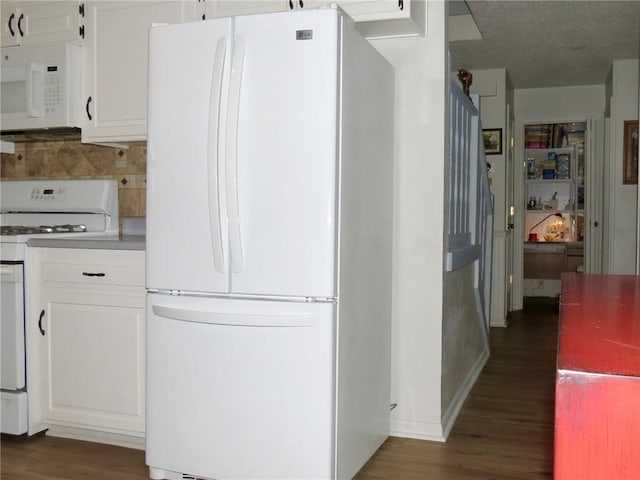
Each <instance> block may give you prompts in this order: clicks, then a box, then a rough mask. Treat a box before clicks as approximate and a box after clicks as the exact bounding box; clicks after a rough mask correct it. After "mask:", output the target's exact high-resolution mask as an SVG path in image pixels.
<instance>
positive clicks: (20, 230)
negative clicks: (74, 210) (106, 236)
mask: <svg viewBox="0 0 640 480" xmlns="http://www.w3.org/2000/svg"><path fill="white" fill-rule="evenodd" d="M86 231H87V226H86V225H68V224H67V225H40V226H26V225H1V226H0V235H43V234H47V233H69V232H74V233H82V232H86Z"/></svg>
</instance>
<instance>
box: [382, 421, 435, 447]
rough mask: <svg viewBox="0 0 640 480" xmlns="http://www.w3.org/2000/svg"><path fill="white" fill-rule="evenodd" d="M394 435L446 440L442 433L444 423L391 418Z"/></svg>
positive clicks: (391, 433)
mask: <svg viewBox="0 0 640 480" xmlns="http://www.w3.org/2000/svg"><path fill="white" fill-rule="evenodd" d="M389 435H390V436H392V437H401V438H414V439H416V440H430V441H433V442H444V441H446V439H445V437H444V435H443V434H442V424H440V423H433V422H413V421H409V420H391V432H390V433H389Z"/></svg>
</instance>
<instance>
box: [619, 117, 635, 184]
mask: <svg viewBox="0 0 640 480" xmlns="http://www.w3.org/2000/svg"><path fill="white" fill-rule="evenodd" d="M623 152H624V158H623V170H622V183H623V184H624V185H633V184H637V183H638V120H627V121H625V122H624V150H623Z"/></svg>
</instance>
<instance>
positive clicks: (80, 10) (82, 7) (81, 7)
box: [78, 3, 84, 18]
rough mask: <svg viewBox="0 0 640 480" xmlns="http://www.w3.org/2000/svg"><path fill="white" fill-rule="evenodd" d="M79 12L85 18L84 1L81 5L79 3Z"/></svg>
mask: <svg viewBox="0 0 640 480" xmlns="http://www.w3.org/2000/svg"><path fill="white" fill-rule="evenodd" d="M78 13H79V14H80V16H81V17H83V18H84V3H81V4H80V5H78Z"/></svg>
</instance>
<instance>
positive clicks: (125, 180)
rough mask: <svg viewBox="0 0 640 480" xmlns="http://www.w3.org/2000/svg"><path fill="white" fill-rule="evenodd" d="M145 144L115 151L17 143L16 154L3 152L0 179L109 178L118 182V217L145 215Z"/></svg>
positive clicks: (67, 143)
mask: <svg viewBox="0 0 640 480" xmlns="http://www.w3.org/2000/svg"><path fill="white" fill-rule="evenodd" d="M146 165H147V147H146V144H145V143H140V144H132V145H131V146H130V147H129V148H116V147H107V146H101V145H91V144H84V143H80V142H79V141H74V140H64V141H47V142H30V143H16V144H15V152H14V153H12V154H7V153H3V154H2V158H1V163H0V177H1V178H2V180H16V179H25V178H29V179H53V178H112V179H114V180H117V182H118V187H119V188H118V200H119V214H120V218H123V217H144V216H145V214H146V198H145V196H146V180H147V177H146Z"/></svg>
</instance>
